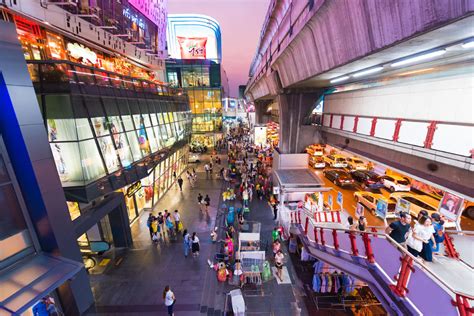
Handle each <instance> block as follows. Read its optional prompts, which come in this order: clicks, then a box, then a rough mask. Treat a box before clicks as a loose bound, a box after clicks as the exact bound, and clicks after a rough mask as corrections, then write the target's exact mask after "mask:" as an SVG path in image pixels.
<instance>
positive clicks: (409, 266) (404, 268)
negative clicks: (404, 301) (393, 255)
mask: <svg viewBox="0 0 474 316" xmlns="http://www.w3.org/2000/svg"><path fill="white" fill-rule="evenodd" d="M400 261H401V262H402V265H401V267H400V272H399V273H398V275H396V276H395V280H397V284H396V285H393V284H390V285H389V287H390V289H391V290H392V291H393V293H395V294H396V295H398V296H400V297H405V296H406V295H407V293H408V288H407V285H408V280H409V279H410V275H411V273H412V272H415V269H414V268H413V259H412V258H411V257H410V256H409V255H406V254H405V255H404V256H403V258H400Z"/></svg>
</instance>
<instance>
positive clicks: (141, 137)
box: [137, 127, 150, 156]
mask: <svg viewBox="0 0 474 316" xmlns="http://www.w3.org/2000/svg"><path fill="white" fill-rule="evenodd" d="M137 133H138V143H139V145H140V150H141V151H142V155H143V156H147V155H149V154H150V142H149V141H148V137H147V134H146V131H145V127H141V128H140V129H139V130H138V131H137Z"/></svg>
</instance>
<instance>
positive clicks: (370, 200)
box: [354, 191, 397, 218]
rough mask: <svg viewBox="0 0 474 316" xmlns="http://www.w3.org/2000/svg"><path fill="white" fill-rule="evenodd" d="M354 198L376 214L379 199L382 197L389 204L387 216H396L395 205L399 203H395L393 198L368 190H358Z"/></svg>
mask: <svg viewBox="0 0 474 316" xmlns="http://www.w3.org/2000/svg"><path fill="white" fill-rule="evenodd" d="M354 199H355V200H356V202H359V203H361V204H362V205H363V206H365V207H366V208H367V209H368V210H370V212H371V213H372V214H373V215H375V210H376V208H377V200H379V199H382V200H384V201H386V202H387V204H388V208H387V218H392V217H396V215H395V206H396V205H397V203H395V202H394V201H393V200H392V201H390V200H388V199H386V198H385V197H384V196H383V195H382V194H378V193H371V192H367V191H357V192H355V193H354Z"/></svg>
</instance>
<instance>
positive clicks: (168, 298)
mask: <svg viewBox="0 0 474 316" xmlns="http://www.w3.org/2000/svg"><path fill="white" fill-rule="evenodd" d="M163 300H164V301H165V306H166V308H167V309H168V315H169V316H173V315H174V312H173V309H174V304H175V303H176V297H175V296H174V293H173V292H172V291H171V289H170V286H169V285H167V286H165V290H164V291H163Z"/></svg>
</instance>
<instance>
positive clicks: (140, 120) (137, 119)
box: [132, 114, 145, 129]
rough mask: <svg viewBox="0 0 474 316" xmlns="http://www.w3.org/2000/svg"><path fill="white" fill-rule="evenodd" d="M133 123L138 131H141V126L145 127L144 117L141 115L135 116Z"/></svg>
mask: <svg viewBox="0 0 474 316" xmlns="http://www.w3.org/2000/svg"><path fill="white" fill-rule="evenodd" d="M132 116H133V122H134V123H135V127H136V129H139V128H140V126H143V127H144V126H145V124H144V122H143V117H142V116H141V115H140V114H133V115H132Z"/></svg>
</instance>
